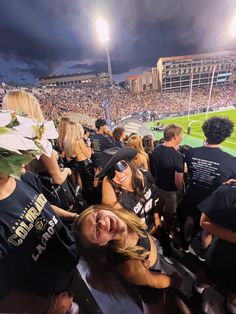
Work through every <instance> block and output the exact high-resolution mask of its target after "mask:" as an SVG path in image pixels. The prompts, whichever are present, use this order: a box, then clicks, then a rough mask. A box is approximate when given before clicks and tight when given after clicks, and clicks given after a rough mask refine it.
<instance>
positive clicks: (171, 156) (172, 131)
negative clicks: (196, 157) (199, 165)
mask: <svg viewBox="0 0 236 314" xmlns="http://www.w3.org/2000/svg"><path fill="white" fill-rule="evenodd" d="M164 139H165V142H164V143H163V144H162V145H157V146H156V147H155V148H154V150H153V152H152V160H153V165H154V170H155V179H156V185H157V187H158V191H159V195H160V204H163V205H164V210H163V213H164V223H165V227H166V229H167V231H168V232H169V231H170V230H171V227H172V223H173V216H174V214H175V212H176V208H177V193H176V192H177V191H182V188H183V172H184V164H183V157H182V155H181V154H180V153H179V152H178V151H177V148H178V146H179V144H180V142H181V139H182V128H181V127H180V126H178V125H175V124H169V125H168V126H167V127H166V128H165V130H164Z"/></svg>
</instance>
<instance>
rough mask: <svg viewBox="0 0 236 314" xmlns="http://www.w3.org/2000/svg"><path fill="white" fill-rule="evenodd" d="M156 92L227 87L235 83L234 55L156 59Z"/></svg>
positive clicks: (235, 55) (199, 55)
mask: <svg viewBox="0 0 236 314" xmlns="http://www.w3.org/2000/svg"><path fill="white" fill-rule="evenodd" d="M157 72H158V86H159V91H161V92H165V91H174V90H181V89H183V88H189V87H190V86H191V82H192V86H193V87H196V86H198V87H201V86H207V85H210V84H211V81H212V76H213V72H214V79H213V84H214V85H222V84H223V85H227V84H230V83H233V82H236V51H223V52H215V53H205V54H195V55H186V56H178V57H167V58H160V59H159V60H158V62H157Z"/></svg>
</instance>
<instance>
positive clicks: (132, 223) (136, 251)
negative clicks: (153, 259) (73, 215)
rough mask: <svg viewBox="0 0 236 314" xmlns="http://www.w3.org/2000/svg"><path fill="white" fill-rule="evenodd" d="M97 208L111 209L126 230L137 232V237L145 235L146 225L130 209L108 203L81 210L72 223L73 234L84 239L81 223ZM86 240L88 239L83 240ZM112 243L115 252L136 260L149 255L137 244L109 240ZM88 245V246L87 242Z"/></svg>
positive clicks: (143, 258) (97, 209)
mask: <svg viewBox="0 0 236 314" xmlns="http://www.w3.org/2000/svg"><path fill="white" fill-rule="evenodd" d="M99 210H107V211H111V212H113V213H115V214H116V216H118V217H119V218H120V219H121V220H122V221H123V222H124V223H125V224H126V225H127V227H128V230H129V231H131V232H135V233H137V234H138V236H139V237H141V238H142V237H145V235H144V231H145V230H146V229H147V226H146V224H145V223H144V222H142V221H141V219H140V218H139V217H138V216H136V215H135V214H133V213H131V212H130V211H128V210H126V209H125V208H119V209H116V208H112V207H110V206H108V205H93V206H90V207H89V208H87V209H86V210H85V211H83V212H82V213H81V214H80V215H79V216H78V217H77V219H76V220H75V222H74V223H73V231H74V233H75V236H76V237H77V239H78V238H80V237H82V238H83V241H84V237H83V235H82V233H81V230H82V227H83V223H84V221H85V219H86V218H87V217H88V216H89V215H91V214H92V213H95V212H97V211H99ZM85 242H88V241H85ZM111 242H112V243H113V244H114V243H115V245H112V247H113V249H114V251H115V252H117V253H120V254H122V255H124V256H127V257H129V258H130V259H137V260H142V261H144V260H146V258H147V256H148V255H149V253H148V252H145V251H143V252H140V247H139V246H133V247H128V248H125V247H124V242H123V241H116V240H112V241H111ZM87 244H88V246H90V244H89V243H87ZM93 245H94V244H92V246H93Z"/></svg>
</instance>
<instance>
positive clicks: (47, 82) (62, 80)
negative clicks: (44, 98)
mask: <svg viewBox="0 0 236 314" xmlns="http://www.w3.org/2000/svg"><path fill="white" fill-rule="evenodd" d="M39 82H40V86H41V87H72V86H74V87H80V86H88V87H93V86H94V87H95V86H107V85H110V80H109V75H108V73H100V74H91V73H84V74H81V73H79V74H75V73H74V74H65V75H54V76H53V75H52V76H47V77H41V78H40V79H39Z"/></svg>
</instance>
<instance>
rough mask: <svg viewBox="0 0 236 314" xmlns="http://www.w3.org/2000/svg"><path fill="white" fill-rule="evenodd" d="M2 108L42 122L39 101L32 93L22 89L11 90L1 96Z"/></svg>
mask: <svg viewBox="0 0 236 314" xmlns="http://www.w3.org/2000/svg"><path fill="white" fill-rule="evenodd" d="M2 109H10V110H14V111H15V112H16V113H17V114H26V115H27V116H28V117H29V118H31V119H35V120H37V121H39V122H43V121H44V120H45V119H44V117H43V113H42V110H41V108H40V105H39V102H38V100H37V99H36V97H34V96H33V95H32V94H30V93H27V92H25V91H23V90H16V91H11V92H10V93H8V94H6V95H5V96H4V98H3V102H2Z"/></svg>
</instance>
